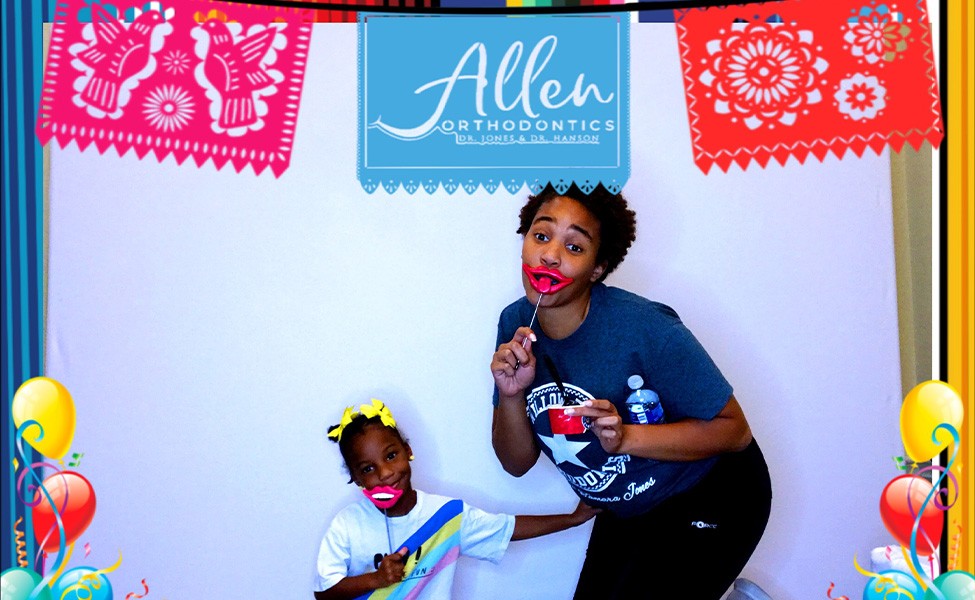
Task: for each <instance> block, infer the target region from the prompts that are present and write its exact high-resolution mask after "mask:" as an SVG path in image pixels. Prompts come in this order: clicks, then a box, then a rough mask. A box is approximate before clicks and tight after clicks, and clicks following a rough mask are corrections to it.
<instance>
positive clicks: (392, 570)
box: [376, 548, 409, 587]
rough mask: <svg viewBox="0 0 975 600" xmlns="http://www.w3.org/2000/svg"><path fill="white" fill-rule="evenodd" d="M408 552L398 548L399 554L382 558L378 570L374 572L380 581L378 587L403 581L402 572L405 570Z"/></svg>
mask: <svg viewBox="0 0 975 600" xmlns="http://www.w3.org/2000/svg"><path fill="white" fill-rule="evenodd" d="M408 552H409V551H408V550H407V549H406V548H400V549H399V552H395V553H393V554H387V555H386V556H384V557H383V560H382V562H380V563H379V569H378V570H377V571H376V574H377V575H378V576H379V579H380V581H382V585H381V586H380V587H387V586H390V585H393V584H394V583H399V582H400V581H403V570H404V569H405V568H406V555H407V553H408Z"/></svg>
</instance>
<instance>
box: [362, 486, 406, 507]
mask: <svg viewBox="0 0 975 600" xmlns="http://www.w3.org/2000/svg"><path fill="white" fill-rule="evenodd" d="M362 493H363V494H365V495H366V498H369V500H371V501H372V503H373V504H375V505H376V508H378V509H380V510H386V509H387V508H392V507H393V506H395V505H396V503H397V502H398V501H399V499H400V496H402V495H403V490H398V489H396V488H394V487H390V486H388V485H378V486H376V487H374V488H369V489H368V490H366V489H364V490H362Z"/></svg>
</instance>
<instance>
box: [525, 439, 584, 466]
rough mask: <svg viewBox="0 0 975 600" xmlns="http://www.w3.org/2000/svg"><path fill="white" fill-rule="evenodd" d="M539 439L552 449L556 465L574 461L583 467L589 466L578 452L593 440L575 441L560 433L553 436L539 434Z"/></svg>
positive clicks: (573, 462)
mask: <svg viewBox="0 0 975 600" xmlns="http://www.w3.org/2000/svg"><path fill="white" fill-rule="evenodd" d="M538 439H540V440H542V443H543V444H545V445H546V446H548V447H549V449H550V450H551V451H552V460H553V461H555V464H556V465H561V464H562V463H572V464H574V465H578V466H580V467H582V468H583V469H588V468H589V467H588V466H586V464H585V463H584V462H582V461H581V460H579V457H578V454H579V453H580V452H582V451H583V450H584V449H585V448H586V447H587V446H589V444H591V443H592V442H573V441H570V440H569V439H568V438H567V437H566V436H564V435H562V434H558V433H557V434H554V435H552V436H547V435H541V434H539V436H538Z"/></svg>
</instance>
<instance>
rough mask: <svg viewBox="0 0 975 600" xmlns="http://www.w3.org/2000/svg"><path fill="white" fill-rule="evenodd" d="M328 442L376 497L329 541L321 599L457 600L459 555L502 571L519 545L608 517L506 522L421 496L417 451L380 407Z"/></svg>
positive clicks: (321, 558)
mask: <svg viewBox="0 0 975 600" xmlns="http://www.w3.org/2000/svg"><path fill="white" fill-rule="evenodd" d="M328 435H329V438H331V439H332V440H333V441H335V442H337V443H338V445H339V450H340V451H341V452H342V458H343V459H344V460H345V464H346V466H347V467H348V469H349V474H350V475H351V476H352V482H355V483H356V484H357V485H358V486H359V487H360V488H362V491H363V493H364V494H365V496H366V497H365V498H362V499H360V500H359V501H358V502H356V503H355V504H353V505H351V506H348V507H346V508H344V509H343V510H341V511H340V512H339V513H338V515H336V517H335V519H334V520H333V521H332V523H331V525H330V526H329V528H328V531H326V532H325V537H324V539H322V545H321V549H320V550H319V554H318V586H317V591H315V598H316V600H325V599H334V598H358V597H365V598H369V597H373V596H371V595H370V594H371V593H372V592H374V591H375V590H381V591H380V592H378V593H377V594H376V597H377V598H378V597H381V598H387V597H392V596H391V595H392V594H395V597H396V598H406V597H409V598H411V599H418V598H436V599H442V598H450V590H451V585H452V583H453V578H454V567H455V564H456V560H457V557H458V556H460V555H464V556H472V557H474V558H479V559H484V560H489V561H491V562H498V561H499V560H501V557H502V556H503V555H504V552H505V550H506V549H507V547H508V541H509V540H523V539H528V538H533V537H538V536H540V535H545V534H548V533H554V532H556V531H562V530H563V529H568V528H570V527H575V526H576V525H580V524H582V523H585V522H586V521H588V520H589V519H591V518H592V517H593V516H594V515H595V514H596V512H598V511H597V510H595V509H592V508H590V507H589V506H587V505H585V504H583V503H582V502H580V503H579V505H578V506H577V507H576V510H575V511H574V512H573V513H572V514H566V515H545V516H517V517H515V516H511V515H496V514H490V513H486V512H484V511H482V510H480V509H477V508H475V507H473V506H470V505H468V504H467V503H465V502H462V501H461V500H452V499H450V498H445V497H443V496H435V495H433V494H427V493H424V492H421V491H419V490H415V489H413V485H412V483H411V475H412V470H411V468H410V462H411V461H412V460H413V451H412V450H411V449H410V445H409V443H408V442H407V441H406V440H405V439H404V438H403V435H402V434H401V433H400V431H399V429H398V428H397V427H396V422H395V421H394V420H393V416H392V414H390V412H389V409H388V408H387V407H386V406H385V405H383V404H382V403H381V402H379V401H378V400H373V401H372V404H363V405H361V406H360V407H359V411H358V412H353V410H352V408H347V409H346V410H345V414H343V415H342V420H341V422H340V423H339V424H338V425H335V426H334V427H332V428H330V429H329V434H328Z"/></svg>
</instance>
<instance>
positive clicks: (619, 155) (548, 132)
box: [358, 13, 630, 193]
mask: <svg viewBox="0 0 975 600" xmlns="http://www.w3.org/2000/svg"><path fill="white" fill-rule="evenodd" d="M629 19H630V17H629V15H628V14H596V15H585V16H583V15H571V16H506V15H505V16H471V17H466V16H464V17H454V16H403V15H376V14H368V13H360V17H359V157H358V159H359V169H358V171H359V172H358V175H359V181H360V183H361V184H362V186H363V187H364V188H365V189H366V191H368V192H370V193H371V192H373V191H375V190H376V189H377V188H378V187H379V186H380V185H381V186H382V187H383V188H384V189H386V190H387V191H389V192H393V191H395V190H396V189H398V188H399V187H400V186H403V187H404V188H405V189H406V190H407V191H409V192H410V193H413V192H415V191H416V190H417V189H419V188H420V187H423V188H424V189H425V190H426V191H428V192H433V191H435V190H436V189H437V188H438V187H439V186H441V185H442V186H443V188H444V189H446V190H447V191H448V192H450V193H453V192H454V191H455V190H456V189H457V188H458V187H462V188H464V189H465V190H466V191H467V192H468V193H473V192H474V191H476V190H477V188H478V186H483V187H484V189H486V190H487V191H488V192H493V191H494V190H496V189H497V188H498V186H499V185H503V186H504V187H505V188H506V189H508V190H509V191H511V192H512V193H514V192H517V191H518V190H519V189H521V188H522V186H524V185H528V186H529V187H530V188H531V189H532V190H535V191H537V190H538V189H541V188H542V187H544V186H545V184H546V183H549V182H551V183H552V184H553V185H555V186H556V187H557V188H560V189H564V188H567V187H568V186H569V184H571V183H572V182H573V181H574V182H575V183H576V184H578V185H579V187H580V188H582V189H583V190H585V191H588V190H590V189H591V188H593V187H595V186H596V184H598V183H600V182H601V183H603V185H604V186H606V187H607V188H609V189H610V190H612V191H618V190H619V189H620V188H621V187H622V186H623V184H624V183H626V180H627V179H628V178H629V175H630V141H629V129H630V128H629V97H630V89H629V50H630V38H629Z"/></svg>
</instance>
